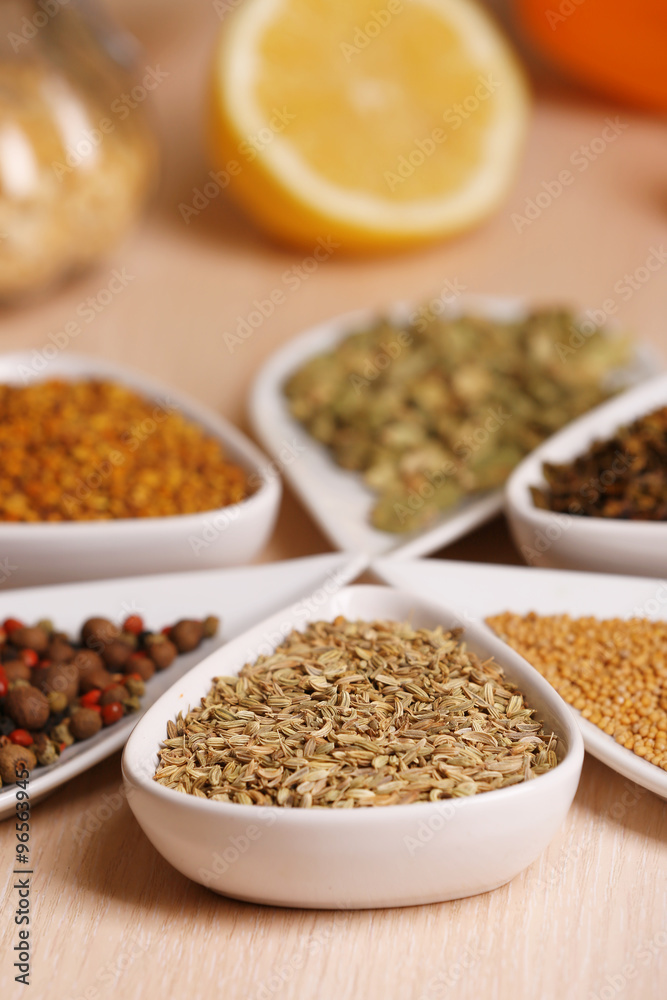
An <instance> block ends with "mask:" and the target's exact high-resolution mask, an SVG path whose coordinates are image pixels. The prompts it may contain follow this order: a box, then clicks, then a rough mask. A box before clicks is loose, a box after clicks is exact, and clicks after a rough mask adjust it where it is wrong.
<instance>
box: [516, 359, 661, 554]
mask: <svg viewBox="0 0 667 1000" xmlns="http://www.w3.org/2000/svg"><path fill="white" fill-rule="evenodd" d="M660 405H665V406H667V373H662V374H658V375H655V376H654V377H653V378H650V379H647V380H646V381H644V382H641V383H639V384H637V385H634V386H631V387H630V388H628V389H626V390H624V391H623V392H621V393H619V394H618V395H616V396H613V397H612V398H611V399H608V400H605V402H604V403H601V404H600V405H599V406H596V407H594V408H593V409H592V410H589V411H588V413H584V414H582V416H580V417H578V418H577V419H576V420H573V421H571V422H570V423H569V424H567V425H566V426H565V427H563V428H561V430H559V431H557V432H556V433H555V434H552V435H551V437H549V438H547V440H546V441H543V442H542V444H540V445H538V447H537V448H535V449H534V450H533V451H531V452H530V454H529V455H527V456H526V457H525V458H524V459H522V461H521V462H520V463H519V465H517V467H516V469H514V471H513V472H512V474H511V475H510V477H509V479H508V481H507V484H506V486H505V510H506V513H507V515H508V518H509V520H510V523H511V524H513V527H514V526H515V525H516V523H521V524H529V523H532V524H533V525H534V526H537V527H541V528H546V527H548V526H549V525H550V524H551V525H552V524H553V523H554V520H555V519H561V518H566V519H567V522H568V533H569V532H570V530H571V529H574V530H575V531H576V532H577V533H578V534H580V535H586V534H589V533H590V534H591V535H593V536H596V537H597V539H598V540H602V539H604V538H607V539H608V540H609V541H610V542H612V541H613V540H614V539H613V536H614V535H616V536H622V535H623V534H626V535H627V536H628V538H630V536H635V539H636V540H639V539H641V538H644V539H646V538H647V537H649V538H650V537H651V536H655V537H656V541H658V540H660V541H663V538H662V537H661V536H662V535H664V534H665V533H666V532H667V521H640V520H630V519H629V518H628V519H626V518H612V517H582V516H580V515H578V514H570V513H569V512H566V511H553V510H545V509H544V508H542V507H537V506H536V505H535V503H534V502H533V499H532V496H531V493H530V487H531V486H540V487H541V486H546V485H547V484H546V479H545V477H544V473H543V471H542V465H543V463H545V462H553V463H555V464H560V463H566V462H568V461H572V460H574V459H575V458H577V457H578V456H579V455H581V454H582V453H584V452H585V451H586V449H587V448H589V447H590V446H591V445H592V444H593V442H594V441H596V440H604V439H605V438H608V437H609V436H611V435H612V434H614V433H615V432H616V431H617V430H618V429H619V428H620V427H622V426H623V425H624V424H626V423H628V422H630V421H633V420H636V419H638V418H640V417H642V416H644V415H646V414H648V413H650V412H651V411H652V410H654V409H657V408H658V407H659V406H660ZM513 522H514V523H513ZM554 544H556V543H554ZM637 572H639V573H641V570H638V571H637Z"/></svg>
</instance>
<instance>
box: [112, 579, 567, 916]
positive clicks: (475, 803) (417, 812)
mask: <svg viewBox="0 0 667 1000" xmlns="http://www.w3.org/2000/svg"><path fill="white" fill-rule="evenodd" d="M369 607H378V608H379V607H385V608H386V610H385V611H384V612H382V611H376V612H372V611H370V612H369V611H368V610H367V609H368V608H369ZM354 608H358V609H359V610H358V611H354V610H353V609H354ZM394 608H397V609H399V613H398V614H397V613H396V612H395V611H392V609H394ZM411 610H412V611H413V612H414V613H415V615H416V617H417V619H418V620H419V621H421V622H422V623H424V622H425V621H426V627H435V625H436V624H438V623H440V624H442V625H443V626H444V627H454V626H457V627H458V626H461V625H463V626H464V629H465V635H464V641H468V639H469V641H470V645H471V646H472V647H473V648H475V647H477V648H481V651H482V652H484V653H485V654H486V655H493V656H494V658H496V659H497V661H498V662H499V663H500V664H501V665H502V666H503V668H504V669H506V670H507V676H508V677H509V678H510V679H511V680H512V681H513V682H514V683H516V684H517V686H518V687H519V690H521V691H522V692H524V693H526V688H528V689H529V691H530V692H531V694H530V695H529V703H530V704H531V705H534V701H535V698H534V697H533V695H535V694H537V701H538V703H539V704H538V708H541V710H542V711H544V712H545V713H546V715H547V716H548V717H549V719H548V722H547V725H548V726H549V727H553V729H554V731H556V732H557V734H558V735H559V736H560V737H561V741H560V749H559V762H558V765H557V766H556V767H555V768H554V769H552V770H550V771H548V772H546V773H544V774H541V775H538V776H537V777H536V778H535V779H533V780H530V781H526V782H521V783H517V784H515V785H512V786H509V787H506V788H500V789H493V790H491V791H488V792H482V793H479V794H476V795H472V796H466V797H459V798H455V799H440V800H438V801H436V802H415V803H409V804H403V805H400V804H398V805H387V806H379V807H376V808H372V807H367V808H353V809H333V808H325V807H322V808H313V809H304V808H291V809H290V808H283V807H278V806H256V805H240V804H237V803H227V802H213V801H211V800H209V799H202V798H199V797H197V796H192V795H188V794H183V793H179V792H176V791H175V790H173V789H169V788H166V787H164V786H163V785H160V784H158V783H157V782H156V781H155V780H153V774H154V772H155V765H156V763H157V760H158V749H159V746H160V743H161V741H162V740H163V739H164V738H165V735H166V722H167V719H173V718H175V716H176V714H177V711H178V710H179V708H182V709H183V710H185V709H186V708H187V706H193V705H197V704H199V699H200V697H201V696H203V695H204V694H205V693H206V692H207V691H208V690H209V688H210V686H211V684H212V681H213V678H214V677H215V676H218V675H220V674H234V673H236V672H237V671H238V669H240V667H241V666H242V665H243V663H244V662H246V659H247V656H245V655H244V650H245V651H246V652H247V650H248V647H252V646H253V645H254V646H255V653H254V655H256V654H257V651H258V649H260V648H261V651H266V645H265V643H266V637H267V636H270V635H273V636H275V635H276V632H277V633H278V634H280V633H281V632H282V635H281V638H282V637H284V636H285V635H287V634H288V632H289V631H290V630H291V628H300V627H302V626H303V625H305V624H306V623H307V622H310V621H316V620H320V619H324V620H331V619H332V618H333V617H335V615H336V614H344V615H346V617H349V618H354V617H355V616H356V617H359V618H362V619H363V620H369V619H370V618H371V617H373V618H380V619H381V618H383V617H384V618H385V619H388V620H408V619H409V616H410V613H411ZM291 611H293V609H285V611H284V612H279V613H278V614H277V615H273V616H271V617H270V618H268V619H265V621H264V622H261V623H259V624H258V625H256V626H255V627H253V628H252V629H250V630H248V632H246V633H245V634H244V635H241V636H238V637H237V638H236V639H234V640H232V641H231V642H230V643H228V644H227V645H225V646H223V647H220V648H219V649H218V650H217V651H215V652H213V653H212V654H211V655H210V656H208V657H207V658H206V659H204V660H202V661H201V662H200V663H199V664H198V665H197V667H195V668H194V669H193V670H192V671H190V672H189V674H188V675H187V676H186V677H184V678H182V679H181V680H180V681H177V682H176V683H175V684H174V685H172V687H171V688H169V690H168V691H166V692H165V694H163V695H162V696H161V698H160V699H158V701H156V702H155V704H154V705H152V706H151V708H150V709H149V710H148V712H147V713H146V715H145V716H144V717H143V718H142V720H141V721H140V722H139V724H138V725H137V727H136V728H135V729H134V730H133V732H132V734H131V736H130V738H129V740H128V742H127V744H126V746H125V749H124V752H123V757H122V772H123V778H124V781H125V785H126V789H127V795H128V802H129V804H130V807H131V809H132V810H133V812H134V813H135V816H136V818H137V819H138V820H139V823H140V825H141V826H142V827H143V829H144V832H145V833H146V834H147V836H148V837H149V839H150V840H151V841H152V842H153V844H154V846H155V847H156V848H157V850H158V851H160V853H162V854H163V856H165V857H166V858H167V860H168V861H170V863H171V864H172V865H174V866H175V867H176V868H178V869H179V870H181V871H182V872H183V873H184V874H186V875H187V876H188V877H190V878H193V879H194V880H195V881H200V882H201V881H202V878H198V877H197V874H196V873H194V874H193V871H192V870H190V869H188V865H189V864H190V862H189V861H184V860H182V859H181V858H180V856H178V855H177V856H174V854H173V853H172V852H171V848H170V846H169V838H170V833H169V832H166V833H165V828H166V827H169V828H170V830H171V828H172V825H173V828H174V830H176V829H183V828H184V827H187V825H188V818H190V820H191V822H192V823H193V824H195V823H196V824H201V825H200V826H199V828H197V826H193V828H192V831H191V833H187V834H186V833H181V840H183V839H184V838H185V837H186V836H187V837H189V838H190V839H191V842H192V849H193V851H194V852H195V853H196V851H198V850H203V849H204V847H205V846H208V847H209V848H210V847H211V844H212V843H213V842H214V841H216V840H218V839H219V838H220V836H222V835H224V831H225V830H226V829H228V828H231V829H235V828H238V827H239V824H240V826H241V827H243V826H248V824H252V823H253V822H254V821H255V820H256V821H258V822H259V821H261V820H268V819H269V817H270V816H272V817H273V819H272V820H271V827H270V829H271V831H272V833H271V835H270V834H269V832H268V829H267V832H266V833H265V834H264V837H263V845H262V847H261V849H260V851H259V854H258V856H256V860H257V870H258V871H261V873H262V877H263V878H264V879H268V880H269V882H270V881H271V878H272V870H273V869H272V866H274V867H275V866H277V867H278V868H279V867H280V864H279V862H280V860H281V859H280V858H278V857H276V856H275V854H273V855H272V848H271V842H272V840H273V838H274V836H275V837H278V838H279V836H280V835H282V834H283V833H285V834H286V835H289V836H291V837H294V838H295V840H294V842H293V844H292V843H291V842H290V843H288V844H287V846H285V844H283V860H284V863H285V864H289V859H287V858H285V857H284V855H285V854H289V853H290V852H292V851H294V852H296V851H297V850H298V848H299V837H300V831H303V835H304V836H305V835H306V834H307V832H308V831H311V834H312V833H313V832H314V831H315V830H316V829H317V830H318V831H319V835H320V837H322V838H324V840H325V841H326V837H327V836H328V833H329V831H331V833H332V835H333V833H334V832H335V831H337V834H336V836H339V837H342V838H343V841H341V842H335V844H334V846H335V849H336V850H342V851H343V852H344V851H345V850H348V849H349V850H350V851H351V852H352V856H354V853H355V851H356V847H355V846H354V845H355V844H356V843H357V842H356V839H355V838H357V837H360V838H362V840H361V841H360V842H359V843H360V845H361V846H362V847H363V845H364V842H363V837H364V832H365V831H368V832H371V831H373V832H374V835H375V834H377V835H378V836H379V835H390V834H391V832H392V831H393V830H398V829H402V828H405V827H406V826H408V827H409V826H410V824H412V825H414V824H415V823H417V824H419V823H420V822H422V821H427V822H428V820H429V816H436V815H438V814H439V813H441V812H442V811H443V809H445V810H449V811H450V813H451V814H453V815H454V816H455V818H456V820H457V822H462V823H465V824H467V823H468V819H466V818H469V821H470V823H472V824H473V826H474V827H475V828H476V830H477V834H476V835H478V836H481V838H482V840H484V841H485V842H488V841H489V840H490V839H492V834H491V835H490V834H488V832H487V833H485V832H484V831H485V830H486V828H487V825H488V823H487V821H488V820H489V817H490V818H491V821H492V822H493V821H494V820H495V819H496V818H498V817H500V819H501V822H502V823H509V824H510V825H512V818H511V816H510V817H509V819H508V811H509V813H512V811H513V808H514V807H516V808H517V810H518V814H517V815H519V814H521V813H522V811H523V812H525V809H526V808H528V807H529V806H530V803H531V802H533V801H534V799H537V800H538V801H540V800H542V801H551V802H553V803H556V805H554V807H553V808H554V809H560V810H561V813H560V814H559V817H558V821H557V823H556V824H555V825H554V821H553V818H552V819H550V820H549V819H547V820H546V821H542V822H546V823H547V825H548V824H549V822H551V824H552V828H550V831H549V834H548V839H547V841H546V843H548V841H549V840H551V838H552V837H553V835H554V834H555V831H556V829H557V826H558V825H559V824H560V822H561V821H562V818H563V817H564V815H565V813H566V812H567V810H568V809H569V806H570V804H571V801H572V798H573V797H574V794H575V792H576V788H577V786H578V782H579V776H580V773H581V767H582V763H583V753H584V748H583V740H582V736H581V733H580V731H579V727H578V726H577V723H576V720H575V717H574V715H573V714H572V712H571V711H570V709H569V708H568V706H567V705H566V704H565V702H564V701H563V700H562V699H561V697H560V695H558V694H557V692H556V691H555V690H554V689H553V688H552V687H551V685H549V684H548V682H547V681H546V680H544V678H543V677H542V676H541V675H540V674H539V673H538V672H537V671H536V670H534V668H533V667H531V666H530V664H528V663H527V662H526V661H525V660H523V659H522V658H521V657H520V656H519V655H518V654H516V653H515V652H514V651H513V650H510V649H509V648H508V647H507V646H506V645H505V644H504V643H502V642H501V640H499V639H497V637H495V636H494V635H493V634H492V633H491V631H490V630H489V629H487V628H486V627H485V626H480V625H471V624H470V623H467V622H465V621H464V620H462V619H461V617H460V616H459V615H458V614H457V613H456V612H455V611H451V610H450V609H449V608H447V607H446V606H444V605H441V604H439V603H438V602H435V601H432V600H431V601H425V600H423V599H422V598H420V597H419V596H417V595H416V594H415V593H414V592H411V591H409V590H403V589H398V588H394V587H387V586H383V585H370V584H356V585H353V586H346V587H343V588H341V589H340V590H339V591H338V592H337V593H336V594H335V595H333V596H332V597H331V598H330V599H329V600H328V601H327V602H326V604H325V605H324V606H321V607H319V608H317V609H315V611H313V612H309V613H308V614H307V615H303V614H300V615H299V617H298V618H295V617H294V616H293V614H292V613H291ZM419 621H418V624H419ZM428 622H430V624H428ZM285 627H287V631H284V628H285ZM258 642H261V643H262V645H261V647H258V646H257V643H258ZM275 645H277V642H276V641H273V642H272V643H269V648H275ZM540 714H541V712H540V711H538V717H540ZM545 721H546V720H545ZM549 808H550V806H549ZM547 811H548V809H547ZM158 816H159V817H161V823H160V821H159V819H158ZM540 822H541V821H540V820H539V819H538V818H537V817H535V823H537V824H538V825H539V823H540ZM230 825H231V826H230ZM260 825H261V824H260ZM529 825H530V824H529ZM188 829H189V827H188ZM198 830H199V832H198ZM202 830H203V831H204V832H203V833H202V832H201V831H202ZM514 833H515V834H516V835H517V836H518V837H519V839H521V835H522V834H523V835H524V836H525V835H526V834H525V832H524V831H523V829H522V828H521V827H520V826H519V822H518V819H517V823H516V829H515V830H514ZM165 838H166V840H165ZM538 839H539V838H538ZM546 843H545V844H543V847H544V846H546ZM310 849H312V850H313V852H314V854H315V855H317V853H318V849H319V845H318V846H315V847H311V848H310ZM530 849H531V845H530V843H529V841H527V842H526V851H527V852H528V853H529V852H530ZM321 850H322V852H325V850H326V846H325V844H324V842H323V845H322V848H321ZM540 850H541V849H540ZM251 853H252V852H251ZM534 856H535V854H533V856H531V857H530V858H529V859H528V860H527V861H525V863H523V862H522V863H521V864H520V866H519V868H518V869H517V871H518V870H521V868H523V867H526V866H527V864H529V863H530V861H532V860H533V859H534ZM320 861H321V862H322V864H323V866H324V867H326V866H325V865H324V860H323V858H322V859H319V860H316V861H315V865H316V867H317V864H318V863H320ZM402 861H403V862H404V863H405V862H406V861H407V855H406V856H405V857H402ZM407 867H408V868H409V867H410V865H408V866H407ZM186 869H187V870H186ZM327 870H328V869H327ZM514 874H516V872H514ZM452 877H453V876H452V875H451V873H450V875H449V878H450V880H451V878H452ZM509 877H510V878H511V877H513V875H510V876H509ZM504 881H508V878H502V879H501V880H500V881H497V882H495V883H494V884H493V885H490V884H486V885H485V886H483V887H480V886H477V887H475V886H471V887H470V891H464V892H456V893H454V894H453V895H448V891H447V889H446V887H445V888H443V889H442V891H441V893H440V894H438V892H437V890H435V892H436V894H435V895H432V896H431V897H429V899H425V898H423V897H420V898H418V899H415V898H412V899H408V898H407V895H406V892H407V890H405V891H403V893H400V892H399V893H398V895H396V894H395V895H394V896H392V897H391V899H389V900H387V899H386V898H385V899H383V900H380V896H381V893H380V890H379V889H378V896H377V897H374V899H373V901H370V902H363V903H359V902H357V903H353V904H352V905H351V907H350V908H366V907H367V906H389V905H412V904H413V903H415V902H425V901H436V900H437V899H446V898H460V897H461V896H462V895H471V894H474V893H476V892H482V891H487V890H488V889H489V888H493V887H495V885H500V884H503V882H504ZM204 884H210V883H207V882H206V881H204ZM212 887H213V888H214V889H216V891H219V892H221V893H223V894H226V895H231V896H234V897H236V898H244V899H249V900H254V901H256V902H268V903H273V904H276V905H287V906H306V907H313V906H314V907H320V906H331V905H339V904H337V903H336V901H335V898H334V897H335V889H332V888H331V887H330V888H329V890H328V891H327V890H326V889H324V890H322V892H320V893H319V896H318V892H319V890H312V891H311V893H310V895H309V894H308V893H306V894H305V895H303V894H302V895H301V896H299V894H298V892H297V893H296V894H295V896H294V897H293V898H285V897H286V893H285V891H284V889H283V892H282V894H281V892H280V890H279V889H276V890H275V891H274V892H273V893H272V892H271V890H270V888H266V887H265V889H262V888H259V889H258V888H257V887H255V889H253V890H251V891H248V892H244V891H240V890H239V888H238V886H237V887H236V888H234V887H232V888H230V887H229V886H228V885H225V884H223V885H222V886H212ZM313 896H314V897H316V898H320V896H321V901H320V902H317V901H315V902H314V901H313ZM379 900H380V901H379Z"/></svg>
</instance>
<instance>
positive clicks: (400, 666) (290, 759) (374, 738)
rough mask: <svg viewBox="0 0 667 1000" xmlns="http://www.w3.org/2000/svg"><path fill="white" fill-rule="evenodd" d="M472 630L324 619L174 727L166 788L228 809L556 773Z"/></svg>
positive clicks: (442, 792)
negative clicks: (464, 633)
mask: <svg viewBox="0 0 667 1000" xmlns="http://www.w3.org/2000/svg"><path fill="white" fill-rule="evenodd" d="M555 746H556V737H555V736H553V735H550V736H547V735H546V734H545V733H544V730H543V728H542V725H541V724H540V723H539V722H538V721H536V720H535V719H534V718H533V710H532V709H530V708H528V707H527V705H526V703H525V701H524V698H523V695H522V694H521V693H520V692H519V691H517V689H516V687H515V686H514V685H513V684H511V683H510V682H509V681H507V680H506V679H505V677H504V675H503V671H502V668H501V667H500V666H499V665H498V664H497V663H494V662H493V660H487V661H485V662H481V661H480V660H479V659H478V657H477V656H475V655H474V654H473V653H471V652H470V651H469V650H467V648H466V646H465V644H464V643H463V642H462V641H461V630H460V629H457V630H455V631H451V632H447V631H444V630H443V629H441V628H437V629H434V630H429V629H415V628H413V627H412V626H411V625H409V624H405V623H397V622H391V621H375V622H363V621H357V622H350V621H347V620H346V619H344V618H342V617H339V618H336V620H335V621H334V622H331V623H330V622H324V621H320V622H314V623H312V624H310V625H309V626H308V627H307V629H306V631H305V632H303V633H302V632H292V633H291V634H290V635H289V636H288V637H287V638H286V640H285V641H284V642H283V643H282V644H281V645H280V646H278V647H277V649H276V650H275V651H274V653H273V654H272V655H270V656H260V657H259V658H258V659H257V660H256V662H255V663H247V664H246V665H245V666H244V667H243V669H242V670H241V672H240V674H239V675H238V677H218V678H216V680H215V683H214V686H213V687H212V688H211V690H210V691H209V693H208V694H207V695H206V697H205V698H203V699H202V702H201V706H200V707H198V708H195V709H192V710H191V711H189V712H188V713H187V715H186V717H185V718H183V716H182V714H179V716H178V719H177V721H176V722H173V721H171V720H170V721H169V722H168V723H167V739H166V740H165V741H164V743H163V748H162V749H161V751H160V763H159V765H158V768H157V771H156V774H155V780H156V781H158V782H159V783H160V784H162V785H165V786H166V787H167V788H173V789H175V790H176V791H180V792H185V793H189V794H191V795H196V796H199V797H200V798H210V799H214V800H216V801H219V802H236V803H241V804H245V805H278V806H287V807H302V808H308V807H312V806H325V807H333V808H353V807H359V806H383V805H395V804H399V803H410V802H417V801H437V800H438V799H443V798H452V797H458V796H463V795H474V794H476V793H478V792H486V791H490V790H492V789H494V788H503V787H505V786H507V785H512V784H516V783H517V782H521V781H525V780H527V779H531V778H533V777H535V776H536V775H539V774H542V773H543V772H544V771H547V770H549V769H551V768H553V767H555V766H556V764H557V757H556V752H555Z"/></svg>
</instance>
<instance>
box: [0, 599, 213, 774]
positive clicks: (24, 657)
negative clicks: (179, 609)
mask: <svg viewBox="0 0 667 1000" xmlns="http://www.w3.org/2000/svg"><path fill="white" fill-rule="evenodd" d="M218 625H219V621H218V619H217V618H216V617H214V616H213V615H210V616H209V617H208V618H205V619H204V620H203V621H199V620H195V619H182V620H180V621H178V622H176V623H175V624H174V625H170V626H166V627H165V628H163V629H162V631H161V632H150V631H147V630H146V629H145V627H144V622H143V620H142V619H141V617H140V616H139V615H130V616H129V617H128V618H126V619H125V621H124V622H123V624H122V625H121V626H118V625H114V623H113V622H111V621H109V619H107V618H89V619H88V620H87V621H85V622H84V624H83V626H82V628H81V634H80V639H79V641H78V642H73V641H71V640H70V639H69V638H68V636H67V635H66V634H65V633H63V632H57V631H56V630H55V629H54V627H53V624H52V623H51V622H50V621H48V620H45V619H44V620H42V621H39V622H38V623H37V624H36V625H32V626H26V625H25V624H24V623H23V622H21V621H19V620H18V619H16V618H7V619H5V621H4V622H3V624H2V627H0V784H3V783H4V784H9V783H11V782H13V781H14V780H15V774H16V769H17V765H19V764H20V765H22V766H24V767H27V769H28V770H29V771H31V770H32V769H33V768H34V767H36V766H37V764H41V765H47V764H53V763H54V762H55V761H57V760H58V758H59V756H60V754H61V753H62V751H63V750H64V749H65V748H66V747H68V746H70V745H71V744H72V743H74V742H75V741H79V740H86V739H89V738H90V737H91V736H94V735H95V734H96V733H98V732H99V731H100V729H102V727H103V726H111V725H113V724H114V723H115V722H118V721H119V720H120V719H122V718H123V716H125V715H126V714H128V713H130V712H135V711H137V709H138V708H139V707H140V701H139V699H140V698H141V696H142V695H143V694H144V690H145V686H144V685H145V682H146V681H147V680H149V679H150V678H151V677H152V676H153V674H154V673H155V671H156V670H164V669H165V668H166V667H168V666H169V665H170V664H171V663H172V662H173V661H174V660H175V658H176V657H177V656H178V655H179V654H181V653H189V652H190V651H191V650H193V649H196V647H197V646H198V645H199V644H200V643H201V642H202V640H204V639H206V638H210V637H211V636H213V635H215V633H216V632H217V629H218Z"/></svg>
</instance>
